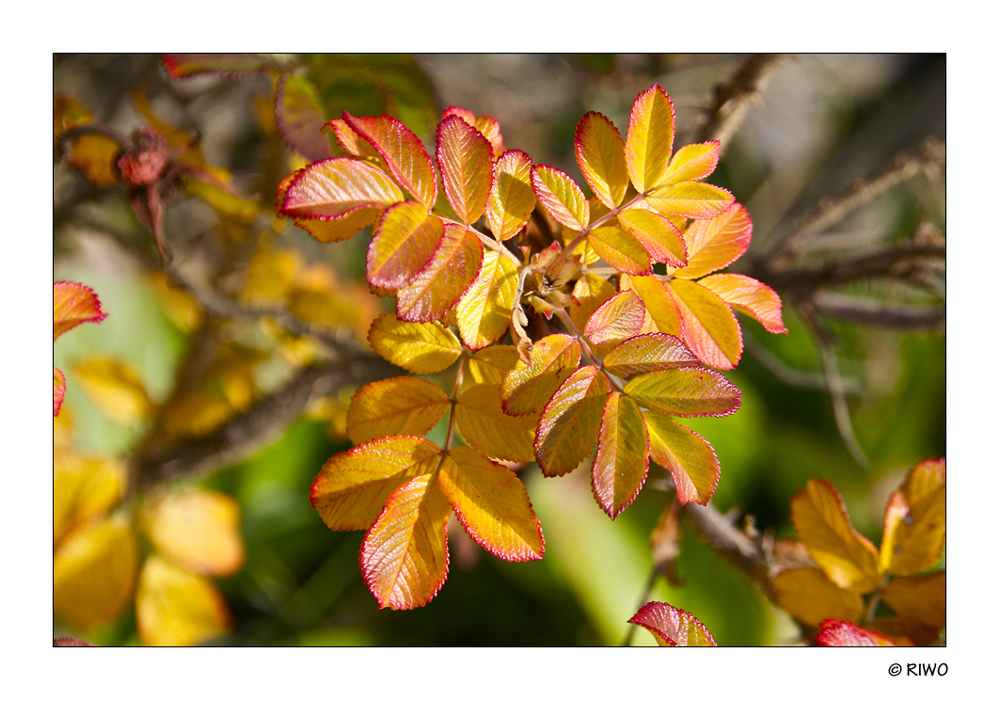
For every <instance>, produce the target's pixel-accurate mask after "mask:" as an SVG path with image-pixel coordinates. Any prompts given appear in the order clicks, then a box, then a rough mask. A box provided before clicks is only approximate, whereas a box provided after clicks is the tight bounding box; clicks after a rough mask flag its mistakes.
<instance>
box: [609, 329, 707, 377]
mask: <svg viewBox="0 0 1000 701" xmlns="http://www.w3.org/2000/svg"><path fill="white" fill-rule="evenodd" d="M603 364H604V369H605V370H607V371H608V372H610V373H611V374H613V375H617V376H618V377H621V378H622V379H625V380H629V379H631V378H633V377H635V376H636V375H642V374H644V373H647V372H655V371H657V370H672V369H673V368H683V367H696V366H698V365H700V364H701V362H700V361H699V360H698V358H697V356H695V354H694V353H692V352H691V350H690V349H689V348H688V347H687V346H685V345H684V343H683V341H681V340H680V339H679V338H677V337H676V336H671V335H670V334H665V333H650V334H643V335H642V336H636V337H634V338H630V339H628V340H626V341H623V342H622V343H620V344H619V345H617V346H615V347H614V348H613V349H611V350H610V351H608V354H607V355H606V356H604V362H603Z"/></svg>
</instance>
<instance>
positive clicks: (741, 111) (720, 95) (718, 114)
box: [695, 54, 786, 150]
mask: <svg viewBox="0 0 1000 701" xmlns="http://www.w3.org/2000/svg"><path fill="white" fill-rule="evenodd" d="M785 58H786V56H785V55H783V54H754V55H752V56H750V57H748V58H747V59H746V60H745V61H744V62H743V64H742V65H740V67H739V69H738V70H737V71H736V73H735V74H734V75H733V78H732V80H731V81H730V82H728V83H723V84H720V85H716V86H715V102H714V103H713V104H712V106H711V107H710V108H709V110H708V121H707V122H706V123H705V125H704V126H703V127H702V128H701V130H700V131H699V132H698V135H697V137H695V141H718V142H720V147H721V149H722V150H725V148H726V146H728V145H729V142H730V140H731V139H732V137H733V134H735V133H736V130H737V129H738V128H739V126H740V124H741V123H742V122H743V118H744V117H745V116H746V113H747V110H748V109H749V108H750V105H751V103H752V102H753V101H754V100H756V99H758V98H759V96H760V94H761V92H762V91H763V89H764V86H765V85H766V84H767V81H768V80H769V79H770V78H771V76H772V75H773V74H774V70H775V69H776V68H777V67H778V66H779V65H780V64H781V62H782V60H784V59H785Z"/></svg>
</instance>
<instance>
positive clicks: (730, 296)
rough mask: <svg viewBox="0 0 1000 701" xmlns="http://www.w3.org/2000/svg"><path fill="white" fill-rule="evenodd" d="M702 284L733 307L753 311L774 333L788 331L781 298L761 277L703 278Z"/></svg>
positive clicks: (719, 274) (746, 311)
mask: <svg viewBox="0 0 1000 701" xmlns="http://www.w3.org/2000/svg"><path fill="white" fill-rule="evenodd" d="M698 284H699V285H701V286H702V287H704V288H705V289H707V290H709V291H711V292H714V293H715V294H717V295H718V296H719V298H720V299H722V301H723V302H725V303H726V304H728V305H729V306H730V307H733V308H735V309H738V310H739V311H741V312H743V313H745V314H749V315H750V316H752V317H753V318H754V319H756V320H757V321H759V322H760V323H761V324H762V325H763V326H764V328H765V329H767V330H768V331H770V332H771V333H788V329H786V328H785V324H784V322H783V321H782V320H781V297H779V296H778V293H777V292H775V291H774V290H772V289H771V288H770V287H768V286H767V285H765V284H764V283H763V282H761V281H760V280H755V279H754V278H752V277H747V276H746V275H736V274H734V273H717V274H715V275H709V276H708V277H703V278H702V279H701V280H699V281H698Z"/></svg>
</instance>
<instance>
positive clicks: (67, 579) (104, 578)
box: [52, 515, 138, 630]
mask: <svg viewBox="0 0 1000 701" xmlns="http://www.w3.org/2000/svg"><path fill="white" fill-rule="evenodd" d="M137 564H138V554H137V550H136V542H135V537H134V536H133V534H132V529H131V527H130V526H129V523H128V521H127V520H126V519H125V518H124V517H123V516H120V515H119V516H115V517H112V518H108V519H102V520H100V521H98V522H96V523H91V524H89V525H87V526H83V527H81V528H78V529H76V530H75V531H74V532H73V533H71V534H70V535H69V536H68V537H67V538H66V539H65V540H64V541H63V542H62V543H61V544H60V546H59V549H58V550H56V553H55V558H54V560H53V563H52V587H53V588H52V605H53V610H54V612H55V615H56V618H58V619H59V620H61V621H64V622H66V623H67V624H68V625H70V626H72V627H73V628H76V629H79V630H85V629H88V628H93V627H94V626H97V625H100V624H102V623H108V622H110V621H113V620H114V619H116V618H118V616H119V615H121V614H122V612H123V611H124V610H125V606H126V605H127V604H128V602H129V600H130V596H131V594H132V587H133V586H134V582H135V572H136V568H137Z"/></svg>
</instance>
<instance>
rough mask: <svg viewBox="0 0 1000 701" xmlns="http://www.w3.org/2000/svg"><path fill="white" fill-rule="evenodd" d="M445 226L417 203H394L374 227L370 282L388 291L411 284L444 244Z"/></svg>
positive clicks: (368, 260)
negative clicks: (442, 240) (442, 243)
mask: <svg viewBox="0 0 1000 701" xmlns="http://www.w3.org/2000/svg"><path fill="white" fill-rule="evenodd" d="M443 236H444V224H443V223H442V221H441V219H440V218H439V217H437V216H434V215H432V214H430V213H429V212H428V211H427V207H426V206H425V205H423V204H421V203H420V202H417V201H415V200H407V201H406V202H400V203H398V204H394V205H393V206H392V207H390V208H389V209H387V210H386V211H385V214H383V215H382V218H381V219H379V222H378V226H376V227H375V231H374V235H373V236H372V242H371V244H370V245H369V246H368V255H367V257H366V266H367V267H366V270H367V278H368V281H369V282H371V283H372V284H373V285H375V286H376V287H381V288H383V289H386V290H399V289H401V288H403V287H406V286H407V285H409V284H410V283H411V282H412V281H413V279H414V278H415V277H416V276H417V274H418V273H420V271H421V270H423V269H424V268H425V267H427V264H428V263H429V262H430V260H431V257H432V256H433V255H434V254H435V252H436V251H437V250H438V247H439V246H440V245H441V239H442V238H443Z"/></svg>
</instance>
